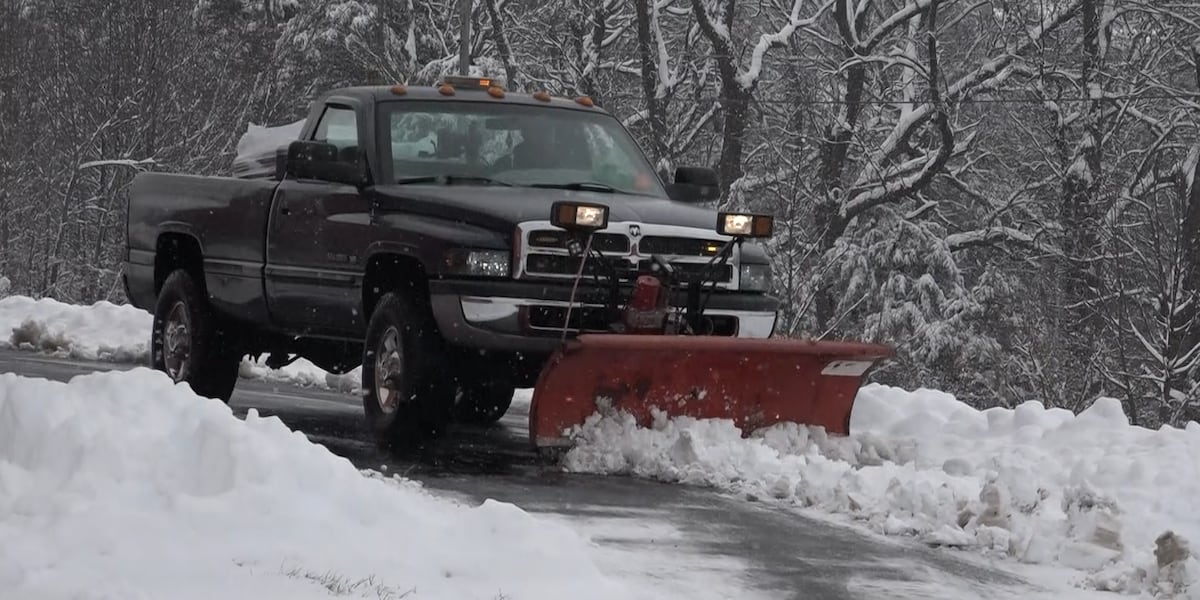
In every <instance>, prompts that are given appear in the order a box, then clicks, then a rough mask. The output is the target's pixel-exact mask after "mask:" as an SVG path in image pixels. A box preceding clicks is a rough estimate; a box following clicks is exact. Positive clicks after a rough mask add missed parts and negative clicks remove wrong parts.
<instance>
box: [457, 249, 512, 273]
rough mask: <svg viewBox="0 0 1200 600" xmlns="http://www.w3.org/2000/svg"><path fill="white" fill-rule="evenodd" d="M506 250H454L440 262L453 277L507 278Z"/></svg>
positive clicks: (507, 260) (507, 254)
mask: <svg viewBox="0 0 1200 600" xmlns="http://www.w3.org/2000/svg"><path fill="white" fill-rule="evenodd" d="M508 256H509V253H508V250H467V249H461V248H460V249H455V250H450V251H449V252H447V253H446V256H445V258H444V259H443V260H442V264H443V266H445V268H446V271H447V272H449V273H452V274H455V275H473V276H476V277H508V276H509V258H508Z"/></svg>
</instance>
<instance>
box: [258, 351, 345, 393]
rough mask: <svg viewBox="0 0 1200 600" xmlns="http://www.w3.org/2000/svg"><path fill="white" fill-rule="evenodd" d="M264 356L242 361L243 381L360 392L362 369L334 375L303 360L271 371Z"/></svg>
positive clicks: (300, 359) (299, 359)
mask: <svg viewBox="0 0 1200 600" xmlns="http://www.w3.org/2000/svg"><path fill="white" fill-rule="evenodd" d="M266 358H267V357H266V356H261V357H259V358H258V359H256V360H250V359H249V358H246V359H245V360H243V361H242V370H241V376H242V377H243V378H244V379H262V380H265V381H277V382H280V383H287V384H290V385H296V386H300V387H318V388H323V389H328V390H333V391H337V392H345V393H349V394H358V393H359V392H360V391H361V390H362V367H358V368H356V369H354V370H352V371H350V372H349V373H345V374H342V375H334V374H333V373H330V372H328V371H326V370H324V369H322V368H320V367H318V366H317V365H314V364H313V363H312V362H310V361H308V360H307V359H304V358H298V359H296V361H295V362H293V363H291V364H289V365H284V366H283V367H280V368H278V369H272V368H270V367H268V366H267V365H266Z"/></svg>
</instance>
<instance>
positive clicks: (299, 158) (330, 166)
mask: <svg viewBox="0 0 1200 600" xmlns="http://www.w3.org/2000/svg"><path fill="white" fill-rule="evenodd" d="M287 174H288V175H291V176H292V177H295V178H297V179H320V180H322V181H332V182H335V183H345V184H347V185H353V186H364V185H367V184H368V183H370V178H369V177H368V176H367V169H366V166H365V165H364V164H363V162H362V160H361V159H360V158H359V157H357V156H355V157H354V158H353V159H351V160H344V159H343V158H342V157H341V156H339V153H338V148H337V146H334V145H333V144H327V143H325V142H314V141H295V142H292V143H291V144H289V145H288V149H287Z"/></svg>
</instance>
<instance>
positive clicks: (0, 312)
mask: <svg viewBox="0 0 1200 600" xmlns="http://www.w3.org/2000/svg"><path fill="white" fill-rule="evenodd" d="M7 281H8V280H7V279H2V278H0V295H2V294H3V293H4V291H3V290H4V287H3V285H4V283H5V282H7ZM152 322H153V316H152V315H151V314H150V313H148V312H146V311H144V310H141V309H139V308H135V307H133V306H130V305H127V304H120V305H118V304H112V303H110V302H97V303H95V304H92V305H90V306H83V305H77V304H65V303H62V302H59V301H57V300H52V299H49V298H43V299H40V300H34V299H33V298H28V297H25V296H10V297H6V298H5V297H0V347H10V348H17V349H22V350H33V351H38V352H44V353H47V354H52V355H54V356H59V357H64V358H73V359H78V360H99V361H106V362H117V363H130V364H147V363H149V362H150V331H151V327H152ZM265 363H266V357H265V356H262V357H259V358H258V359H257V360H250V359H249V358H247V359H245V360H244V361H242V377H244V378H248V379H265V380H268V381H276V382H280V383H288V384H291V385H298V386H301V387H320V388H324V389H331V390H335V391H343V392H348V393H357V391H358V390H359V389H360V385H359V382H361V381H362V373H361V369H355V370H354V371H352V372H350V373H347V374H345V375H333V374H331V373H328V372H326V371H324V370H322V369H320V368H319V367H317V366H316V365H314V364H312V363H311V362H309V361H307V360H304V359H299V360H297V361H296V362H294V363H292V364H290V365H287V366H284V367H282V368H280V369H270V368H268V367H267V366H266V364H265Z"/></svg>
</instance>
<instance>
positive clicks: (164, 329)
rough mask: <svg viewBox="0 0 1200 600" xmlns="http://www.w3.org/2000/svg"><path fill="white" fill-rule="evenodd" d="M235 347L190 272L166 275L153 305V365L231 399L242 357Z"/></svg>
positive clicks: (205, 393)
mask: <svg viewBox="0 0 1200 600" xmlns="http://www.w3.org/2000/svg"><path fill="white" fill-rule="evenodd" d="M237 348H238V345H237V344H236V340H234V339H233V338H232V336H231V335H229V334H228V333H227V332H226V331H225V329H224V328H222V327H221V323H220V321H219V319H218V318H217V316H216V315H215V314H213V311H212V308H211V307H210V306H209V304H208V300H207V299H206V298H205V297H204V295H203V293H202V292H201V290H200V287H199V286H198V285H197V284H196V281H195V280H193V279H192V276H191V275H189V274H188V273H187V271H184V270H182V269H180V270H176V271H174V272H172V273H171V274H170V275H168V276H167V279H166V281H164V282H163V285H162V289H161V290H160V291H159V293H158V301H157V302H156V303H155V306H154V321H153V333H152V335H151V339H150V366H151V367H152V368H154V369H157V370H159V371H162V372H164V373H166V374H167V375H168V376H169V377H171V379H172V380H174V381H175V382H176V383H181V382H186V383H187V384H188V385H189V386H191V388H192V391H194V392H196V393H197V394H199V395H201V396H205V397H208V398H216V399H218V400H221V401H222V402H229V398H230V396H232V395H233V389H234V387H235V386H236V385H237V380H238V369H239V367H240V364H241V361H242V352H240V351H239V350H238V349H237Z"/></svg>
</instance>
